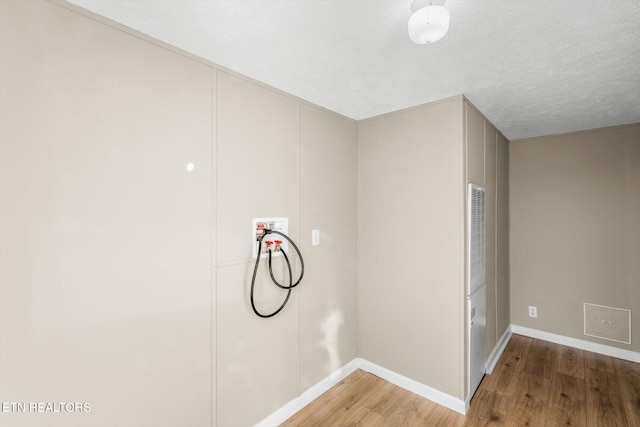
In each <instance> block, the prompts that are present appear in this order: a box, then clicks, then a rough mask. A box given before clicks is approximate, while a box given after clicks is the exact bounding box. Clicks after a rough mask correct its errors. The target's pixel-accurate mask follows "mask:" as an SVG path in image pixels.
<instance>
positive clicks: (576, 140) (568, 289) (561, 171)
mask: <svg viewBox="0 0 640 427" xmlns="http://www.w3.org/2000/svg"><path fill="white" fill-rule="evenodd" d="M510 161H511V181H510V185H511V193H510V194H511V309H512V310H511V317H512V322H513V323H514V324H517V325H521V326H526V327H531V328H535V329H539V330H542V331H547V332H552V333H556V334H560V335H565V336H569V337H574V338H579V339H583V340H587V341H594V342H598V343H601V344H606V345H611V346H615V347H620V348H625V349H630V350H633V351H640V316H639V315H638V314H640V262H638V260H640V214H639V212H640V125H634V126H624V127H615V128H606V129H597V130H593V131H586V132H579V133H572V134H566V135H556V136H549V137H544V138H536V139H528V140H519V141H515V142H512V143H511V147H510ZM584 302H588V303H594V304H601V305H606V306H612V307H621V308H626V309H630V310H631V311H632V316H631V318H632V322H633V324H632V327H631V330H632V333H633V335H632V344H631V345H626V344H619V343H616V342H612V341H607V340H600V339H596V338H591V337H588V336H585V335H584V334H583V303H584ZM528 305H533V306H537V307H538V318H537V319H533V318H529V317H528V315H527V306H528Z"/></svg>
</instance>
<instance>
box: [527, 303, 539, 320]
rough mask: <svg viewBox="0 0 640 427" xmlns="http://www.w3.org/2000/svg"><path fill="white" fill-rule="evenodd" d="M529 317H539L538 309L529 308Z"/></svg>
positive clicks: (531, 306)
mask: <svg viewBox="0 0 640 427" xmlns="http://www.w3.org/2000/svg"><path fill="white" fill-rule="evenodd" d="M529 317H538V307H534V306H533V305H530V306H529Z"/></svg>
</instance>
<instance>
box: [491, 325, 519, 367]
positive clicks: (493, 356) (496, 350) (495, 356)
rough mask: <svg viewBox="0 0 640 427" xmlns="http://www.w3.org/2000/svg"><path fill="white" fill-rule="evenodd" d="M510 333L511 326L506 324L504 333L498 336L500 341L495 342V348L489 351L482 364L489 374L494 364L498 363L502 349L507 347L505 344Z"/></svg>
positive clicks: (509, 337)
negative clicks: (485, 360)
mask: <svg viewBox="0 0 640 427" xmlns="http://www.w3.org/2000/svg"><path fill="white" fill-rule="evenodd" d="M511 335H513V334H512V332H511V326H507V329H506V330H505V331H504V334H502V337H500V341H498V344H496V346H495V348H494V349H493V351H492V352H491V355H489V358H488V359H487V363H485V365H484V366H485V367H484V370H485V372H486V373H487V374H491V373H492V372H493V370H494V369H495V367H496V365H497V364H498V360H500V356H502V353H504V349H505V348H506V347H507V344H508V343H509V340H510V339H511Z"/></svg>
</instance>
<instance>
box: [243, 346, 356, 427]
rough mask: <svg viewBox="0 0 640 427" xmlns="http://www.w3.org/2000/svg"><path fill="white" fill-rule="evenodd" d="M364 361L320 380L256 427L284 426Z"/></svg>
mask: <svg viewBox="0 0 640 427" xmlns="http://www.w3.org/2000/svg"><path fill="white" fill-rule="evenodd" d="M361 364H362V359H360V358H355V359H353V360H352V361H351V362H349V363H347V364H346V365H344V366H343V367H342V368H340V369H338V370H337V371H335V372H334V373H332V374H330V375H329V376H328V377H326V378H324V379H322V380H320V381H319V382H318V383H317V384H315V385H314V386H312V387H311V388H309V389H307V390H306V391H304V392H303V393H302V394H301V395H300V396H298V397H296V398H295V399H293V400H291V401H289V402H288V403H286V404H285V405H284V406H282V407H281V408H280V409H278V410H277V411H275V412H274V413H272V414H271V415H269V416H268V417H266V418H264V419H263V420H262V421H259V422H258V423H257V424H256V425H255V426H256V427H274V426H278V425H280V424H282V423H283V422H285V421H286V420H287V419H289V418H291V417H292V416H293V415H294V414H295V413H296V412H298V411H299V410H301V409H302V408H304V407H305V406H307V405H308V404H309V403H311V402H313V400H315V399H317V398H318V397H319V396H320V395H321V394H322V393H324V392H325V391H327V390H329V389H330V388H331V387H333V386H334V385H336V384H338V383H339V382H340V381H342V380H343V379H344V378H345V377H346V376H347V375H349V374H351V373H352V372H353V371H355V370H356V369H358V368H360V367H361Z"/></svg>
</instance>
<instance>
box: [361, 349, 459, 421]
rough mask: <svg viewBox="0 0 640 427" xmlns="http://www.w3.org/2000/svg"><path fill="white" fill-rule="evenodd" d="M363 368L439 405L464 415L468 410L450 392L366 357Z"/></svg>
mask: <svg viewBox="0 0 640 427" xmlns="http://www.w3.org/2000/svg"><path fill="white" fill-rule="evenodd" d="M361 368H362V369H363V370H365V371H367V372H369V373H371V374H373V375H375V376H377V377H380V378H382V379H383V380H386V381H389V382H390V383H392V384H395V385H397V386H398V387H402V388H403V389H405V390H409V391H410V392H412V393H415V394H417V395H419V396H422V397H424V398H426V399H429V400H431V401H432V402H435V403H437V404H438V405H442V406H445V407H447V408H449V409H451V410H453V411H456V412H458V413H460V414H462V415H464V414H466V412H467V408H466V405H465V402H464V400H461V399H458V398H457V397H453V396H451V395H450V394H447V393H443V392H441V391H440V390H436V389H435V388H432V387H429V386H428V385H425V384H422V383H420V382H418V381H415V380H412V379H411V378H408V377H405V376H404V375H401V374H398V373H396V372H393V371H391V370H389V369H387V368H383V367H382V366H379V365H376V364H375V363H372V362H369V361H367V360H364V359H362V366H361Z"/></svg>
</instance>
